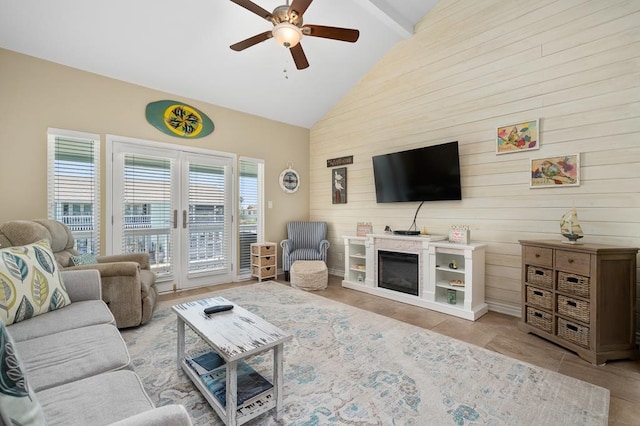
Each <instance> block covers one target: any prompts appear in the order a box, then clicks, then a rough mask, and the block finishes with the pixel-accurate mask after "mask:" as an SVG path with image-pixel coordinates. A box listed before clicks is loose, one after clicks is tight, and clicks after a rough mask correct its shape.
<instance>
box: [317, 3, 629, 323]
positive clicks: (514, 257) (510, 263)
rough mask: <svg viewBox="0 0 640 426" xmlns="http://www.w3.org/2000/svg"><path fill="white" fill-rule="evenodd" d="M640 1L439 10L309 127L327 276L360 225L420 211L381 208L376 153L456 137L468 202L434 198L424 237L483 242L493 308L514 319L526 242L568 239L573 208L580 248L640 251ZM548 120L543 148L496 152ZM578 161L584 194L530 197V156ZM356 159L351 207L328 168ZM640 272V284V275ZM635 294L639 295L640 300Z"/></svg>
mask: <svg viewBox="0 0 640 426" xmlns="http://www.w3.org/2000/svg"><path fill="white" fill-rule="evenodd" d="M639 9H640V2H623V1H606V2H602V1H583V0H563V1H550V0H542V1H535V2H532V1H528V0H518V1H514V0H481V1H473V2H471V1H466V0H440V2H439V3H438V4H437V5H436V7H435V8H434V9H433V10H432V11H431V12H429V14H427V15H426V16H425V17H424V18H423V20H422V21H421V22H420V23H419V24H418V26H417V28H416V34H415V35H414V36H413V37H412V38H411V39H409V40H406V41H404V42H402V43H400V44H398V45H397V46H396V47H395V48H394V49H393V50H392V51H391V52H390V53H389V54H388V55H386V56H385V57H384V58H383V59H382V60H381V61H380V62H379V63H378V64H377V66H376V67H375V68H374V69H372V70H371V71H370V72H369V73H368V74H367V75H366V77H365V78H364V79H362V80H361V81H360V83H359V84H358V85H357V86H356V87H355V88H353V89H352V90H351V91H350V92H349V93H348V95H347V96H345V97H344V98H343V99H342V100H341V102H340V103H339V104H338V105H336V106H335V107H334V108H333V109H332V110H331V111H330V112H329V113H328V114H326V116H325V117H324V118H323V119H322V120H321V121H320V122H319V123H317V124H316V125H315V126H314V127H313V128H312V130H311V142H310V143H311V147H310V151H311V158H310V174H311V185H312V186H311V210H310V216H311V218H313V219H315V220H326V221H328V222H329V223H330V224H331V226H330V236H329V238H330V242H331V244H332V246H331V248H330V261H329V266H330V269H331V270H333V271H334V272H335V273H342V271H343V270H344V261H343V260H342V259H341V258H340V256H341V255H342V254H343V251H344V246H343V242H342V239H341V236H343V235H354V234H355V231H356V223H357V222H358V221H365V222H372V223H373V226H374V231H375V232H381V231H382V230H383V228H384V226H385V225H389V226H391V227H392V228H393V229H407V228H408V227H409V226H410V225H411V222H412V220H413V215H414V213H415V211H416V208H417V206H418V203H396V204H376V200H375V192H374V186H373V173H372V162H371V156H372V155H377V154H382V153H388V152H393V151H399V150H404V149H410V148H416V147H420V146H426V145H434V144H438V143H444V142H449V141H455V140H457V141H459V143H460V151H461V152H460V154H461V159H460V160H461V166H462V185H463V193H462V196H463V200H462V201H459V202H428V203H425V205H424V206H423V207H422V209H421V211H420V214H419V215H418V220H417V224H418V227H419V228H422V227H423V226H426V227H427V228H428V229H429V230H430V232H432V233H443V234H444V233H447V231H448V229H449V227H450V226H451V225H453V224H468V225H470V226H471V229H472V231H471V237H472V240H473V241H475V242H484V243H487V244H488V250H487V258H486V263H487V265H486V266H487V267H486V298H487V301H488V302H489V304H490V307H491V309H494V310H499V311H503V312H509V313H513V314H518V313H519V309H520V308H519V305H520V298H521V292H520V285H521V284H520V276H521V275H520V274H521V267H520V262H521V257H520V246H519V243H518V240H519V239H544V238H552V239H558V240H559V239H561V237H560V235H559V220H560V217H561V216H562V214H563V213H564V212H566V211H567V210H568V209H570V208H571V207H572V206H574V205H575V207H576V208H577V210H578V215H579V218H580V220H581V223H582V227H583V230H584V232H585V234H586V237H585V238H584V241H591V242H601V243H608V244H618V245H625V246H632V247H640V12H639ZM537 118H540V125H541V142H542V145H541V149H540V150H537V151H529V152H519V153H514V154H506V155H496V153H495V150H496V145H495V129H496V127H497V126H499V125H506V124H509V123H515V122H518V121H520V120H522V121H527V120H531V119H537ZM573 153H581V161H582V168H581V176H582V183H581V185H580V186H579V187H564V188H544V189H530V188H529V166H530V159H531V158H539V157H546V156H556V155H563V154H573ZM345 155H353V156H354V163H353V164H352V165H349V166H347V175H348V176H347V181H348V203H347V204H343V205H332V203H331V193H330V192H331V191H330V189H331V179H330V176H331V171H330V169H328V168H327V167H326V159H328V158H335V157H340V156H345ZM639 276H640V275H639ZM639 294H640V293H639Z"/></svg>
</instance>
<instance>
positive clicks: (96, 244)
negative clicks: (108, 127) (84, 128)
mask: <svg viewBox="0 0 640 426" xmlns="http://www.w3.org/2000/svg"><path fill="white" fill-rule="evenodd" d="M47 136H48V137H47V139H48V144H47V145H48V146H47V151H48V165H47V197H48V200H47V201H48V210H49V211H48V216H49V219H54V220H57V221H60V222H62V223H64V224H65V225H67V226H68V227H69V229H70V230H71V233H72V234H73V236H74V238H75V249H76V250H78V251H79V252H80V253H89V254H93V255H98V254H99V252H100V136H99V135H96V134H88V133H81V132H74V131H70V130H61V129H48V132H47Z"/></svg>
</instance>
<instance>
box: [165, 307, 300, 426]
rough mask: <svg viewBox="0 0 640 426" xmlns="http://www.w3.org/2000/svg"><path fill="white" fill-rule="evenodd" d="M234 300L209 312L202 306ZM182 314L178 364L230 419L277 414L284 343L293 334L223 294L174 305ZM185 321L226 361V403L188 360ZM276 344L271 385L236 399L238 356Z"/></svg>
mask: <svg viewBox="0 0 640 426" xmlns="http://www.w3.org/2000/svg"><path fill="white" fill-rule="evenodd" d="M227 304H233V305H234V307H233V309H232V310H230V311H225V312H218V313H215V314H211V315H206V314H205V313H204V308H206V307H208V306H214V305H227ZM172 309H173V311H174V312H175V313H176V315H177V317H178V365H179V366H180V367H182V369H183V370H184V372H185V373H186V374H187V376H189V378H190V379H191V380H192V381H193V383H194V384H195V385H196V387H197V388H198V389H199V390H200V392H201V393H202V394H203V395H204V397H205V398H206V399H207V401H208V402H209V404H211V406H212V407H213V409H214V410H215V411H216V413H217V414H218V416H219V417H220V418H221V419H222V421H223V422H224V423H225V424H226V425H232V426H235V425H241V424H243V423H246V422H247V421H249V420H251V419H253V418H255V417H257V416H259V415H260V414H262V413H265V412H267V411H269V410H271V409H272V408H275V409H276V420H278V419H279V418H280V414H281V410H282V383H283V370H282V368H283V367H282V363H283V346H284V342H286V341H288V340H290V339H291V337H292V336H291V335H290V334H287V333H285V332H284V331H282V330H280V329H279V328H278V327H276V326H274V325H272V324H270V323H269V322H267V321H265V320H264V319H262V318H260V317H258V316H257V315H254V314H252V313H251V312H249V311H247V310H246V309H244V308H242V307H241V306H238V305H236V304H234V303H232V302H230V301H229V300H227V299H225V298H224V297H212V298H208V299H202V300H197V301H194V302H187V303H181V304H179V305H175V306H173V307H172ZM185 324H187V325H188V326H189V327H190V328H191V329H192V330H193V331H194V332H196V334H198V336H200V337H201V338H202V339H203V340H204V341H205V342H206V343H207V344H208V345H209V346H211V348H212V349H213V350H214V351H215V352H216V353H217V354H218V355H220V356H221V357H222V358H223V359H224V361H225V363H226V369H227V371H226V406H223V405H222V404H221V403H220V401H218V399H217V398H216V397H215V396H214V395H213V394H212V393H211V392H210V391H209V389H208V388H207V386H206V385H205V384H204V382H203V381H202V379H201V378H200V376H199V375H198V374H197V373H196V372H195V371H194V370H193V369H192V368H191V367H190V366H189V364H188V363H187V361H186V360H185V327H184V325H185ZM271 349H273V383H272V385H273V387H272V388H271V389H269V390H268V391H266V392H264V393H261V394H259V395H257V396H256V397H254V398H251V399H248V400H247V401H245V402H244V403H243V404H241V405H240V406H238V404H237V399H236V397H237V373H238V362H239V361H241V360H244V359H246V358H248V357H250V356H252V355H256V354H258V353H261V352H264V351H268V350H271Z"/></svg>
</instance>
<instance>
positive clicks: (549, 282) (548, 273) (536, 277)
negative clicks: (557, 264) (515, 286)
mask: <svg viewBox="0 0 640 426" xmlns="http://www.w3.org/2000/svg"><path fill="white" fill-rule="evenodd" d="M527 283H529V284H535V285H537V286H538V287H544V288H553V271H552V270H551V269H546V268H539V267H537V266H531V265H529V266H527Z"/></svg>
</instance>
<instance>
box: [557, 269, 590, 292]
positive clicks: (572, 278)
mask: <svg viewBox="0 0 640 426" xmlns="http://www.w3.org/2000/svg"><path fill="white" fill-rule="evenodd" d="M558 291H561V292H563V293H570V294H575V295H576V296H581V297H589V277H583V276H582V275H576V274H571V273H569V272H563V271H559V272H558Z"/></svg>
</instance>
